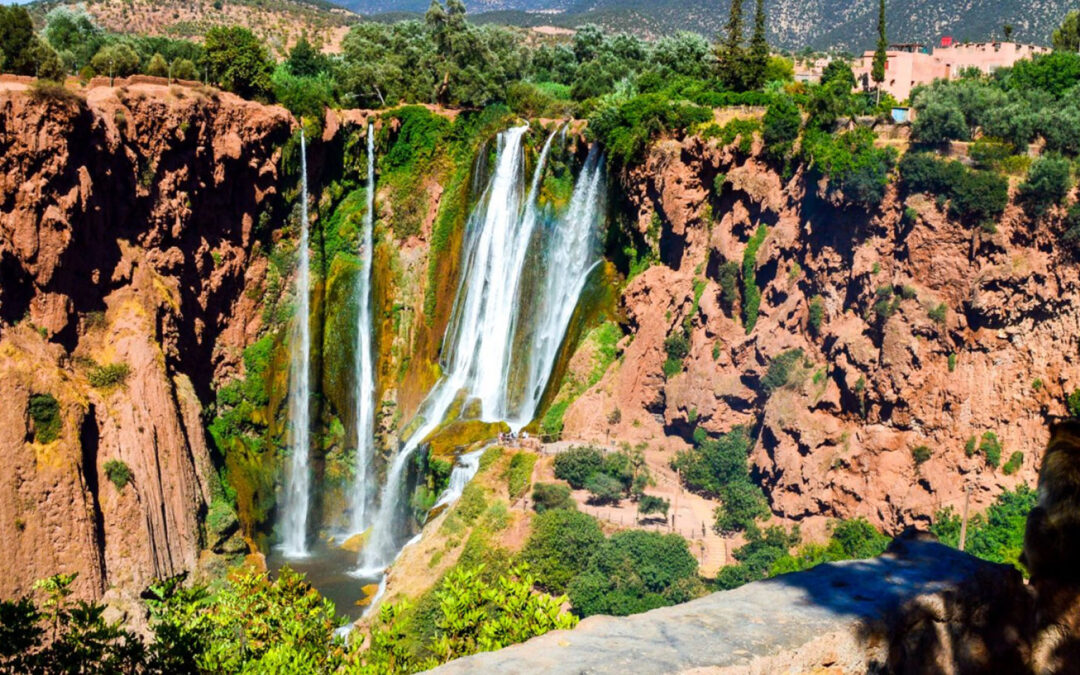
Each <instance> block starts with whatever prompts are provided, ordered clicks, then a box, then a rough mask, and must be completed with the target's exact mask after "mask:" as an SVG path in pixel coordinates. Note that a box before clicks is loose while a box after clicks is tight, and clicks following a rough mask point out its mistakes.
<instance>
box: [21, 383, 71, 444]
mask: <svg viewBox="0 0 1080 675" xmlns="http://www.w3.org/2000/svg"><path fill="white" fill-rule="evenodd" d="M29 411H30V419H32V420H33V421H34V441H35V442H37V443H52V442H53V441H55V440H56V439H57V438H59V437H60V429H61V425H62V423H63V420H62V419H61V418H60V404H59V403H58V402H57V400H56V399H55V398H54V397H53V395H52V394H34V395H33V396H31V397H30V406H29Z"/></svg>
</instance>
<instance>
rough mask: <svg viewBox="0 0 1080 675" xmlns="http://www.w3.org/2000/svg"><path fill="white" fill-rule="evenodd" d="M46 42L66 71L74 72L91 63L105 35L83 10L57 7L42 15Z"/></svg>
mask: <svg viewBox="0 0 1080 675" xmlns="http://www.w3.org/2000/svg"><path fill="white" fill-rule="evenodd" d="M44 35H45V39H46V40H47V41H48V42H49V44H50V45H51V46H52V48H53V49H55V50H56V51H57V53H59V54H60V57H61V59H62V60H63V61H64V65H65V67H67V68H69V69H71V70H73V71H77V70H79V69H80V68H83V67H84V66H86V65H87V64H89V63H90V57H92V56H93V55H94V54H95V53H96V52H97V50H98V49H99V48H100V47H101V45H102V44H103V43H104V42H105V32H104V31H103V30H101V28H100V27H99V26H98V25H97V24H95V23H94V20H93V19H92V18H91V17H90V15H89V14H87V13H86V12H85V11H84V10H72V9H71V8H69V7H66V6H60V7H56V8H54V9H52V10H50V11H49V13H48V14H46V15H45V31H44Z"/></svg>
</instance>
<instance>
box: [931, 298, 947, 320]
mask: <svg viewBox="0 0 1080 675" xmlns="http://www.w3.org/2000/svg"><path fill="white" fill-rule="evenodd" d="M948 310H949V306H948V305H946V304H945V303H944V302H943V303H941V304H938V305H934V306H933V307H931V308H930V309H929V311H927V312H926V315H927V316H928V317H930V320H931V321H933V322H934V323H940V324H944V323H945V315H946V312H948Z"/></svg>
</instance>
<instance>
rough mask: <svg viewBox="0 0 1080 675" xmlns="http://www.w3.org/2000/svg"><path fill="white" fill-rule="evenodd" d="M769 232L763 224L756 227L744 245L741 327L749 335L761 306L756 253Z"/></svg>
mask: <svg viewBox="0 0 1080 675" xmlns="http://www.w3.org/2000/svg"><path fill="white" fill-rule="evenodd" d="M768 233H769V230H768V228H767V227H765V225H764V224H762V225H758V228H757V230H755V231H754V236H752V237H750V241H748V242H747V243H746V248H745V249H744V250H743V259H742V279H743V306H742V311H743V326H744V327H745V328H746V334H747V335H749V334H750V333H751V331H753V330H754V326H755V325H756V324H757V318H758V309H759V307H760V306H761V289H760V288H758V285H757V253H758V249H760V248H761V245H762V244H763V243H765V237H766V236H767V235H768Z"/></svg>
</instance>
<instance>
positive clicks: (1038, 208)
mask: <svg viewBox="0 0 1080 675" xmlns="http://www.w3.org/2000/svg"><path fill="white" fill-rule="evenodd" d="M1070 173H1071V167H1070V164H1069V160H1067V159H1065V158H1064V157H1062V156H1060V155H1045V156H1043V157H1040V158H1038V159H1037V160H1035V162H1034V163H1032V165H1031V169H1030V170H1029V171H1028V176H1027V181H1025V182H1024V183H1023V184H1022V185H1021V186H1020V199H1021V200H1022V201H1023V202H1024V207H1025V209H1027V211H1028V212H1029V213H1030V214H1031V215H1033V216H1036V217H1038V216H1041V215H1042V214H1044V213H1046V211H1047V209H1049V208H1050V207H1051V206H1054V205H1055V204H1060V203H1061V202H1062V201H1064V199H1065V197H1066V195H1068V193H1069V189H1070V188H1071V187H1072V185H1071V183H1072V180H1071V177H1070Z"/></svg>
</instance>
